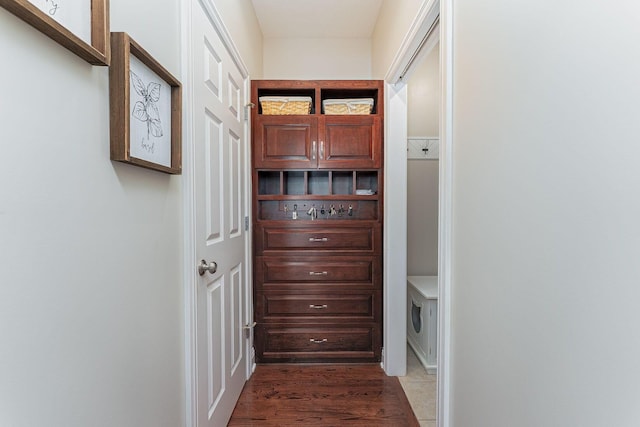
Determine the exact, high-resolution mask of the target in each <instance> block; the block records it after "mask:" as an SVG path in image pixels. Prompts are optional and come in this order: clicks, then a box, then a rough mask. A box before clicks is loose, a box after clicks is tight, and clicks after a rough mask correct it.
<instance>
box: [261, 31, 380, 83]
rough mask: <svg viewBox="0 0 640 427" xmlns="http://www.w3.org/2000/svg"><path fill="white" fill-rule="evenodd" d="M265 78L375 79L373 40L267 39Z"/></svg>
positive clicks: (265, 46) (265, 41)
mask: <svg viewBox="0 0 640 427" xmlns="http://www.w3.org/2000/svg"><path fill="white" fill-rule="evenodd" d="M263 63H264V73H263V75H264V78H265V79H300V80H332V79H336V80H340V79H343V80H349V79H354V80H355V79H371V39H368V38H336V39H331V38H322V39H318V38H306V39H299V38H265V39H264V61H263Z"/></svg>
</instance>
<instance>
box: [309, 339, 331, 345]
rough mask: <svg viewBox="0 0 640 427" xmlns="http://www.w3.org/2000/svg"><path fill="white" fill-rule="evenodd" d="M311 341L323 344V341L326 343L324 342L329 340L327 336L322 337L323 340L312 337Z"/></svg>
mask: <svg viewBox="0 0 640 427" xmlns="http://www.w3.org/2000/svg"><path fill="white" fill-rule="evenodd" d="M309 341H310V342H312V343H315V344H322V343H324V342H327V339H326V338H323V339H321V340H317V339H315V338H311V339H310V340H309Z"/></svg>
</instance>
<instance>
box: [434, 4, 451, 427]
mask: <svg viewBox="0 0 640 427" xmlns="http://www.w3.org/2000/svg"><path fill="white" fill-rule="evenodd" d="M440 79H441V83H440V85H441V86H440V87H441V90H440V168H439V169H440V170H439V173H440V177H439V185H440V188H439V197H438V199H439V213H438V222H439V224H438V304H439V308H440V309H439V310H438V410H437V414H438V415H437V423H438V427H449V426H450V425H451V400H450V397H451V357H452V349H451V314H452V313H451V310H452V306H451V289H452V286H453V270H452V257H453V247H452V241H453V0H442V3H441V5H440Z"/></svg>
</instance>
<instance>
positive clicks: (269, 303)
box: [256, 292, 379, 321]
mask: <svg viewBox="0 0 640 427" xmlns="http://www.w3.org/2000/svg"><path fill="white" fill-rule="evenodd" d="M378 293H379V292H378ZM376 295H377V293H376V292H365V293H362V292H360V293H354V294H342V295H322V294H315V293H314V294H307V295H297V294H296V295H291V294H284V293H274V292H264V293H261V294H258V298H257V301H256V314H257V316H256V318H258V319H263V320H265V321H285V320H287V321H289V320H292V319H298V320H305V319H307V320H308V319H311V318H313V319H315V320H320V321H321V320H336V319H338V318H340V319H345V320H346V319H348V320H350V321H373V320H374V313H375V312H376V310H375V309H374V308H375V304H376V303H377V298H376V297H375V296H376Z"/></svg>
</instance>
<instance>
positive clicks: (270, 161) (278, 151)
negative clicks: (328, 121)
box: [253, 115, 318, 169]
mask: <svg viewBox="0 0 640 427" xmlns="http://www.w3.org/2000/svg"><path fill="white" fill-rule="evenodd" d="M317 134H318V124H317V119H316V118H315V117H310V116H307V117H305V116H267V115H264V116H263V115H260V116H258V117H257V118H256V120H255V127H254V129H253V143H254V147H253V153H254V158H253V162H254V167H256V168H277V169H297V168H302V169H308V168H316V167H317V150H318V148H317V144H318V143H317Z"/></svg>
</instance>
